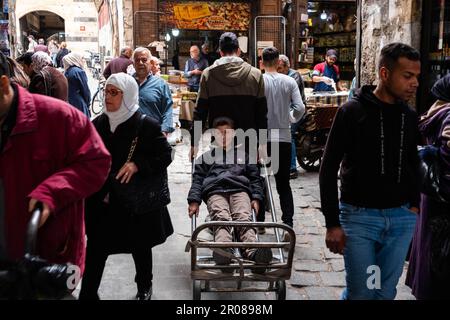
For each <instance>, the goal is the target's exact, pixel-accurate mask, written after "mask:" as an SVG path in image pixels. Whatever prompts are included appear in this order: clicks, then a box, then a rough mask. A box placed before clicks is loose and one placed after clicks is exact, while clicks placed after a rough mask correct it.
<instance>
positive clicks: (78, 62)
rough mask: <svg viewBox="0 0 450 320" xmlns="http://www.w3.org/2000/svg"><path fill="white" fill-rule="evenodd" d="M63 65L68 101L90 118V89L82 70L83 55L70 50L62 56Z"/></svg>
mask: <svg viewBox="0 0 450 320" xmlns="http://www.w3.org/2000/svg"><path fill="white" fill-rule="evenodd" d="M63 65H64V70H65V72H64V75H65V76H66V78H67V83H68V85H69V103H70V104H71V105H72V106H74V107H75V108H77V109H78V110H80V111H81V112H83V113H84V114H85V115H86V116H87V117H88V118H90V117H91V111H90V110H89V105H90V103H91V91H90V90H89V85H88V78H87V75H86V72H85V71H84V59H83V57H82V56H81V55H80V54H79V53H74V52H71V53H69V54H68V55H67V56H65V57H64V58H63Z"/></svg>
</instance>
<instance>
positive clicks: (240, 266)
mask: <svg viewBox="0 0 450 320" xmlns="http://www.w3.org/2000/svg"><path fill="white" fill-rule="evenodd" d="M262 168H263V173H264V180H265V184H266V187H267V188H266V190H267V197H266V199H267V201H268V202H269V203H268V204H269V207H270V213H271V216H272V221H273V222H255V221H256V217H255V213H254V211H253V222H234V221H214V222H206V223H204V224H202V225H200V226H198V227H197V222H196V215H195V214H194V215H193V216H192V223H191V228H192V236H191V239H190V240H189V241H188V244H187V246H186V251H187V252H188V251H189V250H190V251H191V279H192V289H193V299H194V300H200V299H201V293H202V292H275V294H276V298H277V299H278V300H285V299H286V282H285V281H286V280H289V279H290V277H291V269H292V261H293V257H294V250H295V232H294V230H293V229H292V228H290V227H289V226H287V225H284V224H281V223H277V218H276V212H275V206H274V201H273V196H272V190H271V185H270V180H269V175H268V170H267V168H266V166H265V165H264V164H263V165H262ZM215 227H233V228H239V227H241V228H242V227H252V228H257V227H265V228H271V229H273V230H274V236H275V241H260V239H259V237H258V234H256V237H257V241H256V242H214V241H204V240H202V239H199V237H198V235H199V234H200V232H201V231H203V230H205V229H207V228H213V229H214V228H215ZM280 229H281V230H280ZM280 231H283V232H287V233H288V234H289V239H290V240H289V242H282V241H281V234H280V233H281V232H280ZM203 248H207V249H211V250H212V251H216V254H220V255H223V256H227V257H229V258H230V259H231V261H232V263H230V264H229V265H216V264H215V263H214V261H213V260H212V255H208V256H202V255H199V254H198V249H203ZM236 248H270V249H276V250H277V251H278V254H274V256H273V259H272V261H271V262H270V263H269V264H256V263H255V262H253V261H249V260H245V259H243V258H242V257H240V256H239V255H236V254H231V253H230V252H229V251H227V250H229V249H236ZM283 249H285V250H287V259H286V257H285V255H284V252H283ZM228 270H229V271H228ZM235 270H237V272H236V271H235ZM227 271H228V272H227ZM213 281H230V282H236V286H235V287H232V288H213V287H211V282H213ZM244 281H249V282H267V284H268V285H267V287H264V288H263V287H243V286H242V283H243V282H244Z"/></svg>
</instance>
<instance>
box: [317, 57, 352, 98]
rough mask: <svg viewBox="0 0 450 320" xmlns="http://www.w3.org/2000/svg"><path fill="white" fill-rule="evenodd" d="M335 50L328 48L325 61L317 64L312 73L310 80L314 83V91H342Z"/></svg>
mask: <svg viewBox="0 0 450 320" xmlns="http://www.w3.org/2000/svg"><path fill="white" fill-rule="evenodd" d="M336 61H337V52H336V50H333V49H330V50H328V51H327V54H326V56H325V61H324V62H322V63H319V64H317V65H316V66H315V67H314V71H313V73H312V81H313V82H315V83H316V85H315V87H314V92H318V91H336V90H338V91H342V90H345V89H343V88H341V84H340V81H339V80H340V72H339V67H338V66H337V65H336Z"/></svg>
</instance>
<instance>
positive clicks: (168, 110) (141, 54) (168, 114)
mask: <svg viewBox="0 0 450 320" xmlns="http://www.w3.org/2000/svg"><path fill="white" fill-rule="evenodd" d="M151 58H152V54H151V53H150V50H148V49H147V48H142V47H140V48H136V50H134V53H133V63H134V68H135V70H136V74H135V78H136V81H137V82H138V84H139V106H140V108H141V110H142V112H144V113H145V114H146V115H148V116H150V117H152V118H153V119H155V120H156V121H158V122H159V124H160V125H161V131H162V133H163V134H164V135H165V136H166V137H167V136H168V134H169V133H171V132H173V131H174V128H173V118H172V105H173V101H172V94H171V92H170V89H169V86H168V85H167V83H166V82H165V81H164V80H163V79H161V78H160V77H157V76H154V75H153V74H152V71H151V68H152V64H151Z"/></svg>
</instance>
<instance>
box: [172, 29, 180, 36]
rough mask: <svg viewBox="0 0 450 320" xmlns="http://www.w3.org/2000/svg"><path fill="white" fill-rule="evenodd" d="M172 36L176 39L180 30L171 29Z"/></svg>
mask: <svg viewBox="0 0 450 320" xmlns="http://www.w3.org/2000/svg"><path fill="white" fill-rule="evenodd" d="M172 35H173V36H174V37H175V38H176V37H178V36H179V35H180V30H178V29H172Z"/></svg>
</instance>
